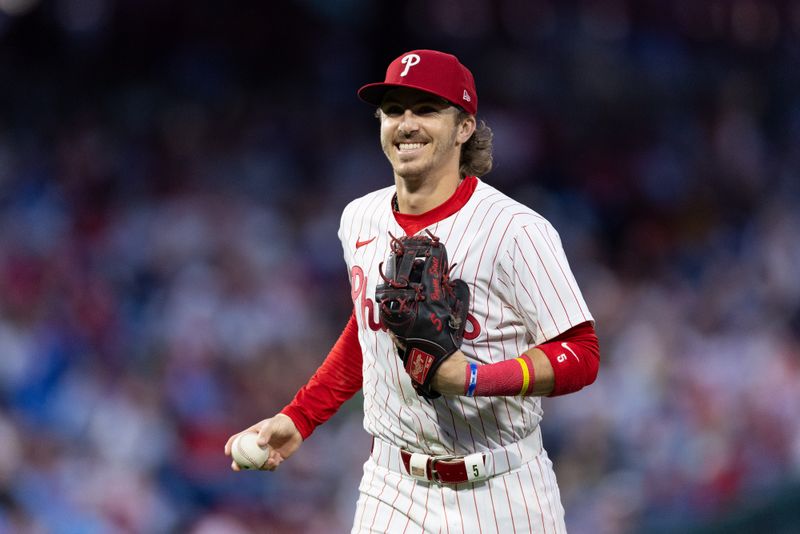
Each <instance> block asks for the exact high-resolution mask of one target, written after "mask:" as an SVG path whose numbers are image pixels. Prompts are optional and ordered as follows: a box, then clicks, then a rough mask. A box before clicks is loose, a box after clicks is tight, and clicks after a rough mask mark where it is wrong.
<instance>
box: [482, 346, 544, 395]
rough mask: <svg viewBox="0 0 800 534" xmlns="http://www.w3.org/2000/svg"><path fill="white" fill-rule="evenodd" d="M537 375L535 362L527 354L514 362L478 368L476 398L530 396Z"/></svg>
mask: <svg viewBox="0 0 800 534" xmlns="http://www.w3.org/2000/svg"><path fill="white" fill-rule="evenodd" d="M534 382H535V374H534V371H533V361H531V359H530V357H528V355H527V354H523V355H522V356H520V357H519V358H514V359H513V360H505V361H502V362H498V363H491V364H487V365H481V366H480V367H478V378H477V384H476V385H475V396H476V397H479V396H480V397H494V396H509V397H516V396H520V395H530V394H531V393H533V384H534Z"/></svg>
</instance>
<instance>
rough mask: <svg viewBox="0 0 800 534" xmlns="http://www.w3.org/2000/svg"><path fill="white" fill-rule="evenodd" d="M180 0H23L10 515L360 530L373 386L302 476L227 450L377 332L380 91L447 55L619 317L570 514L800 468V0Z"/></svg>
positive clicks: (584, 431)
mask: <svg viewBox="0 0 800 534" xmlns="http://www.w3.org/2000/svg"><path fill="white" fill-rule="evenodd" d="M167 4H169V5H168V6H166V7H165V6H164V5H162V4H159V3H155V2H134V1H133V0H129V1H126V0H116V1H112V0H94V1H93V2H81V1H77V0H60V1H43V2H33V1H29V2H21V1H18V2H11V1H5V2H0V9H2V10H3V11H0V80H2V81H1V82H0V533H5V532H147V533H157V532H192V533H218V532H226V533H247V532H287V533H288V532H347V531H349V528H350V524H351V522H352V515H353V512H354V509H355V501H356V498H357V486H358V481H359V479H360V475H361V464H362V463H363V462H364V461H365V460H366V457H367V455H368V454H369V447H370V440H369V437H368V436H367V435H366V434H365V432H364V431H363V429H362V428H361V415H362V414H361V411H360V400H359V398H358V396H357V397H356V398H354V399H353V400H352V401H350V402H348V403H347V404H346V405H345V406H344V407H343V409H342V411H341V412H340V413H339V414H337V415H336V416H335V417H334V418H333V419H332V420H331V421H330V422H329V423H328V424H326V425H324V426H322V427H320V428H319V429H318V430H317V431H316V432H315V434H314V435H313V436H312V437H311V438H310V439H309V440H308V441H307V442H306V443H305V444H304V445H303V446H302V447H301V449H300V451H299V452H298V453H297V454H296V455H295V456H294V457H293V458H292V459H291V460H290V461H288V462H286V463H285V464H284V465H283V466H282V467H281V468H280V469H279V470H278V471H276V472H275V473H233V472H232V471H231V470H230V468H229V464H230V460H229V459H228V458H226V457H225V456H224V455H223V445H224V443H225V441H226V439H227V437H228V436H229V435H230V434H231V433H233V432H236V431H238V430H240V429H241V428H243V427H245V426H248V425H250V424H252V423H255V422H256V421H258V420H260V419H262V418H263V417H266V416H269V415H271V414H273V413H275V412H276V411H278V410H280V409H281V408H282V407H283V406H284V405H285V404H286V403H288V402H289V401H290V400H291V398H292V396H293V395H294V393H295V392H296V390H297V388H298V387H299V386H301V385H302V384H303V383H305V381H306V380H307V379H308V378H309V377H310V376H311V374H312V373H313V371H314V370H315V369H316V367H317V366H318V365H319V364H320V362H321V361H322V359H323V358H324V356H325V355H326V354H327V350H328V349H329V347H330V346H331V345H332V343H333V342H334V341H335V339H336V337H337V336H338V333H339V332H340V330H341V328H343V327H344V324H345V322H346V319H347V317H348V315H349V312H350V306H351V301H350V293H349V286H348V277H347V273H346V272H345V266H344V262H343V260H342V259H341V258H342V252H341V245H340V244H339V242H338V239H337V237H336V229H337V227H338V221H339V215H340V213H341V210H342V208H343V207H344V206H345V204H346V203H347V202H348V201H349V200H350V199H352V198H355V197H356V196H358V195H361V194H364V193H367V192H369V191H371V190H373V189H376V188H378V187H383V186H385V185H388V184H390V183H391V172H390V168H389V165H388V163H387V162H386V161H385V160H384V158H383V155H382V154H381V152H380V146H379V143H378V131H377V124H376V123H375V119H374V118H373V117H372V115H371V114H372V112H371V110H370V109H369V107H368V106H366V105H364V104H362V103H361V102H359V101H358V100H357V98H356V96H355V90H356V89H357V88H358V87H359V86H360V85H361V84H363V83H366V82H371V81H375V80H376V79H379V78H380V77H381V76H382V73H383V69H384V68H385V66H386V64H387V63H388V61H390V60H391V59H392V58H394V57H396V56H397V55H398V54H399V53H401V52H403V51H405V50H408V49H412V48H423V47H426V48H439V49H442V50H446V51H450V52H453V53H456V54H457V55H459V57H460V58H461V59H462V61H463V62H464V63H465V64H467V65H468V66H470V68H471V69H472V71H473V72H474V73H475V76H476V81H477V87H478V93H479V95H480V99H481V100H480V118H483V119H485V120H486V122H487V123H488V124H489V126H490V127H492V128H493V130H494V132H495V169H494V171H493V172H492V173H491V174H489V175H488V176H487V177H485V180H486V181H488V182H490V183H492V184H493V185H495V186H496V187H498V188H499V189H501V190H502V191H505V192H506V193H508V194H510V195H511V196H514V197H515V198H517V199H519V200H521V201H522V202H524V203H526V204H528V205H529V206H531V207H532V208H533V209H535V210H537V211H538V212H540V213H541V214H543V215H544V216H545V217H547V218H548V219H550V220H551V221H552V222H553V223H554V225H555V226H556V228H557V229H558V230H559V232H560V233H561V237H562V240H563V242H564V245H565V248H566V250H567V255H568V257H569V259H570V263H571V266H572V269H573V270H574V272H575V274H576V277H577V279H578V282H579V284H580V285H581V287H582V289H583V292H584V295H585V297H586V300H587V302H588V304H589V307H590V309H591V310H592V312H593V314H594V317H595V319H596V321H597V325H596V326H597V330H598V335H599V338H600V344H601V355H602V364H601V368H600V374H599V377H598V380H597V382H596V383H595V384H594V385H592V386H591V387H589V388H587V389H585V390H583V391H582V392H580V393H578V394H575V395H571V396H568V397H561V398H556V399H546V400H545V417H544V421H543V432H544V436H545V442H546V446H547V447H548V450H549V451H550V455H551V457H553V458H554V462H555V465H556V471H557V474H558V477H559V482H560V486H561V491H562V499H563V502H564V505H565V508H566V511H567V525H568V528H569V529H570V532H574V533H600V534H603V533H609V534H611V533H622V532H650V531H652V532H656V531H659V532H661V531H664V532H668V531H679V530H680V531H687V530H689V529H691V528H701V527H702V526H703V525H713V524H715V522H718V521H722V520H724V518H725V517H729V516H730V514H732V513H733V512H736V513H740V514H741V513H742V511H743V510H744V511H745V512H746V511H747V510H748V509H753V510H756V509H758V507H760V506H769V503H770V500H771V499H774V498H777V497H778V496H780V495H782V492H785V491H786V490H785V488H791V487H797V486H796V484H797V483H798V481H800V414H799V413H798V410H797V408H798V406H800V276H799V274H800V271H799V270H798V269H799V268H798V266H799V265H800V208H799V207H798V201H800V149H798V147H800V69H797V65H798V60H800V4H797V3H796V2H782V1H778V0H773V1H756V0H731V1H716V2H691V1H674V2H655V1H647V2H633V1H623V0H604V1H597V2H594V1H592V2H583V1H575V2H567V3H561V2H550V1H545V0H538V1H535V2H527V1H522V0H504V1H499V2H490V1H489V0H469V1H464V2H452V1H448V0H435V1H430V2H413V1H412V2H406V3H401V4H399V5H396V6H388V5H387V6H382V7H381V6H378V5H375V4H378V3H371V2H367V1H366V0H361V1H359V0H348V1H345V2H341V3H340V4H339V5H338V6H336V8H333V7H331V3H327V2H317V1H313V0H304V1H294V2H288V3H286V6H285V9H284V10H283V12H282V13H281V14H277V13H275V12H273V10H272V9H271V8H269V7H267V6H263V5H261V4H258V3H255V2H253V3H244V4H243V5H242V6H237V7H235V8H234V7H233V6H225V5H218V4H216V3H209V2H191V3H190V2H183V1H176V2H168V3H167ZM9 6H12V7H13V6H16V8H17V9H16V10H13V9H11V8H10V7H9ZM20 6H22V8H20ZM794 519H795V520H798V518H797V516H795V517H794ZM795 524H796V523H795ZM786 531H787V532H789V531H790V530H788V529H787V530H786Z"/></svg>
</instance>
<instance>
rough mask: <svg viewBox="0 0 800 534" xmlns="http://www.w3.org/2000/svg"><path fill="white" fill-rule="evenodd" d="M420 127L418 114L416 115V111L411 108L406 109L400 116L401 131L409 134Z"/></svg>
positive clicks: (399, 127) (399, 128)
mask: <svg viewBox="0 0 800 534" xmlns="http://www.w3.org/2000/svg"><path fill="white" fill-rule="evenodd" d="M418 129H419V124H418V123H417V116H416V115H414V112H413V111H411V110H410V109H407V110H405V111H404V112H403V116H402V117H401V118H400V124H399V125H398V130H400V133H402V134H405V135H408V134H410V133H412V132H415V131H417V130H418Z"/></svg>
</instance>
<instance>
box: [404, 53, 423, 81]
mask: <svg viewBox="0 0 800 534" xmlns="http://www.w3.org/2000/svg"><path fill="white" fill-rule="evenodd" d="M400 63H402V64H403V65H405V66H406V68H405V69H403V72H401V73H400V77H401V78H402V77H403V76H405V75H406V74H408V69H410V68H411V67H413V66H414V65H416V64H417V63H419V56H418V55H417V54H407V55H405V56H403V59H401V60H400Z"/></svg>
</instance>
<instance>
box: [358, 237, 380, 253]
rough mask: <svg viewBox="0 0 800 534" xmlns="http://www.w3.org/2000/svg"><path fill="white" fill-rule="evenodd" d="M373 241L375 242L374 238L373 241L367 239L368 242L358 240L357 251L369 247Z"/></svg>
mask: <svg viewBox="0 0 800 534" xmlns="http://www.w3.org/2000/svg"><path fill="white" fill-rule="evenodd" d="M373 241H375V238H374V237H373V238H372V239H367V240H365V241H361V240H360V239H357V240H356V250H358V249H360V248H361V247H363V246H364V245H369V244H370V243H372V242H373Z"/></svg>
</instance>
